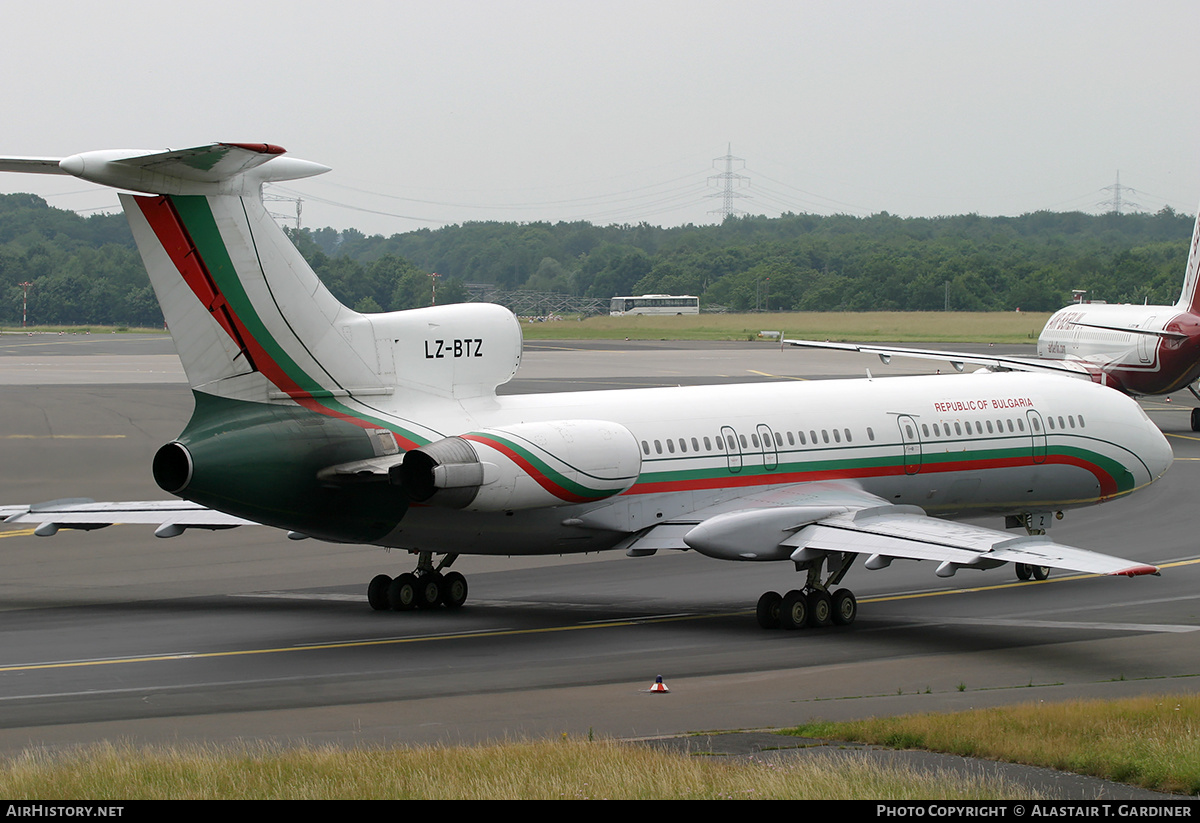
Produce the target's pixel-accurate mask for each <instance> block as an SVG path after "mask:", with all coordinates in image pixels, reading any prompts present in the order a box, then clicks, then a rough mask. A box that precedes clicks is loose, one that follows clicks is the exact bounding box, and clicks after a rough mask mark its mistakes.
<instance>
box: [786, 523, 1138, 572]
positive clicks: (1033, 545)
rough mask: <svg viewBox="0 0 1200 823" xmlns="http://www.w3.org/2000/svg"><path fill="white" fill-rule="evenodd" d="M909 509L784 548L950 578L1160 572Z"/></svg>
mask: <svg viewBox="0 0 1200 823" xmlns="http://www.w3.org/2000/svg"><path fill="white" fill-rule="evenodd" d="M913 508H914V507H899V506H897V507H892V510H890V511H889V510H888V509H887V508H886V507H880V508H877V509H867V510H862V511H858V512H854V513H852V514H844V515H838V516H835V517H830V518H826V519H825V520H822V521H820V522H817V523H814V524H812V525H809V526H805V527H804V528H803V529H800V530H799V531H797V532H796V533H795V534H794V535H793V536H792V537H791V538H789V539H787V540H785V541H784V544H785V545H787V546H789V547H792V548H793V549H794V550H795V551H794V552H793V554H792V559H793V560H804V559H809V558H810V556H811V555H812V554H813V553H814V552H824V551H836V552H855V553H858V554H869V555H871V556H872V560H868V562H867V568H882V567H884V566H886V565H887V562H886V559H890V558H895V559H904V560H932V561H935V562H937V563H939V564H941V565H940V566H939V568H938V575H939V576H940V577H950V576H951V575H953V574H954V573H955V572H956V571H957V570H958V569H960V568H975V569H987V568H993V567H995V566H998V565H1000V564H1002V563H1025V564H1028V565H1031V566H1050V567H1052V568H1058V569H1067V570H1070V571H1077V572H1086V573H1089V574H1108V575H1125V576H1130V577H1132V576H1135V575H1139V574H1157V573H1158V569H1157V568H1156V567H1155V566H1151V565H1147V564H1144V563H1137V562H1135V561H1132V560H1126V559H1124V558H1120V557H1113V556H1111V555H1106V554H1101V553H1099V552H1093V551H1088V550H1086V549H1077V548H1075V547H1073V546H1066V545H1063V544H1061V543H1056V542H1054V541H1053V540H1051V539H1050V538H1048V537H1046V536H1045V535H1028V536H1023V537H1016V538H1014V537H1012V536H1011V535H1009V534H1005V533H1004V532H1001V531H997V530H995V529H988V528H984V527H981V526H974V525H971V524H969V523H957V522H953V521H949V520H940V519H938V518H934V517H929V516H927V515H925V514H923V513H917V512H919V511H920V510H919V509H917V510H916V511H913ZM875 558H883V559H885V560H884V562H880V561H879V560H876V559H875ZM872 561H874V562H872Z"/></svg>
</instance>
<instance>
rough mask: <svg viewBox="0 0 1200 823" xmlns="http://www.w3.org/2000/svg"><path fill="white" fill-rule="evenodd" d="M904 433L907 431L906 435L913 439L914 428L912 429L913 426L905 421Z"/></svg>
mask: <svg viewBox="0 0 1200 823" xmlns="http://www.w3.org/2000/svg"><path fill="white" fill-rule="evenodd" d="M904 433H905V434H906V435H908V439H909V440H912V439H913V430H912V426H910V425H908V424H907V423H905V424H904Z"/></svg>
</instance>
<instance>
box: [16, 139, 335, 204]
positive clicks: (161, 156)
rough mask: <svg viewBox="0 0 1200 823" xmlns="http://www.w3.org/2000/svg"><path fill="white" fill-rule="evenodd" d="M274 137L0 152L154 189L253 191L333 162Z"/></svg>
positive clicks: (34, 167) (31, 168)
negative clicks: (311, 157)
mask: <svg viewBox="0 0 1200 823" xmlns="http://www.w3.org/2000/svg"><path fill="white" fill-rule="evenodd" d="M283 154H284V150H283V149H281V148H280V147H279V146H275V145H272V144H270V143H210V144H208V145H206V146H195V147H192V148H188V149H166V150H153V149H108V150H103V151H89V152H83V153H82V154H73V155H71V156H70V157H61V158H60V157H0V172H4V171H10V172H26V173H31V174H70V175H74V176H75V177H78V178H79V179H81V180H87V181H89V182H91V183H99V184H100V185H103V186H112V187H113V188H117V189H129V190H132V191H140V192H147V193H150V194H172V195H176V194H236V195H241V194H250V193H252V192H254V191H256V190H257V189H258V188H259V187H260V186H261V185H262V184H263V183H266V182H272V181H278V180H298V179H300V178H304V177H312V176H313V175H315V174H323V173H324V172H327V171H329V167H328V166H323V165H321V164H320V163H312V162H309V161H308V160H297V159H295V158H291V157H283V156H282V155H283Z"/></svg>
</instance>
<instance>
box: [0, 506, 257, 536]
mask: <svg viewBox="0 0 1200 823" xmlns="http://www.w3.org/2000/svg"><path fill="white" fill-rule="evenodd" d="M0 522H3V523H6V524H12V525H20V524H30V523H37V524H39V525H38V527H37V528H36V529H35V530H34V534H36V535H38V536H39V537H49V536H50V535H53V534H56V533H57V532H58V530H59V529H81V530H85V531H86V530H92V529H102V528H104V527H105V526H111V525H114V524H117V523H126V524H133V523H143V524H148V525H152V526H155V527H156V528H155V530H154V534H155V536H157V537H176V536H178V535H180V534H183V532H184V531H185V530H186V529H231V528H233V527H234V526H256V525H258V524H257V523H255V522H254V521H253V520H244V519H242V518H240V517H234V516H233V515H229V514H224V513H222V512H218V511H214V510H213V509H206V508H205V507H203V506H200V505H197V504H195V503H190V502H188V501H186V500H143V501H133V502H127V503H97V502H95V501H93V500H88V499H85V498H71V499H66V500H52V501H50V502H48V503H35V504H33V505H21V506H0Z"/></svg>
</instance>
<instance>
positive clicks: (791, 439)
mask: <svg viewBox="0 0 1200 823" xmlns="http://www.w3.org/2000/svg"><path fill="white" fill-rule="evenodd" d="M788 445H789V446H794V445H796V435H794V434H792V433H791V432H788Z"/></svg>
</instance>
